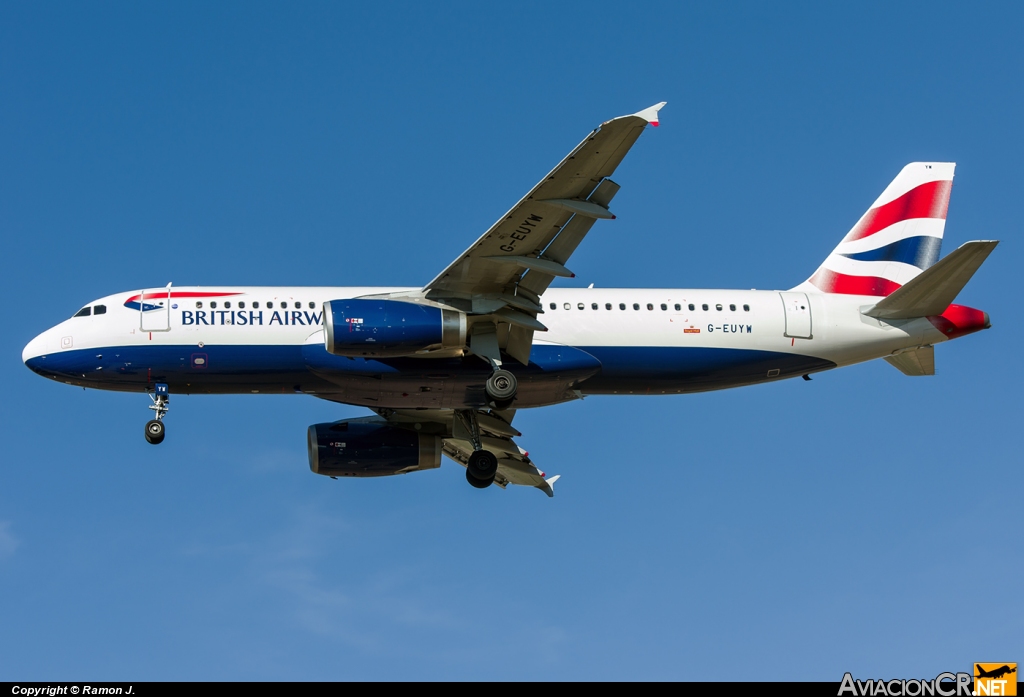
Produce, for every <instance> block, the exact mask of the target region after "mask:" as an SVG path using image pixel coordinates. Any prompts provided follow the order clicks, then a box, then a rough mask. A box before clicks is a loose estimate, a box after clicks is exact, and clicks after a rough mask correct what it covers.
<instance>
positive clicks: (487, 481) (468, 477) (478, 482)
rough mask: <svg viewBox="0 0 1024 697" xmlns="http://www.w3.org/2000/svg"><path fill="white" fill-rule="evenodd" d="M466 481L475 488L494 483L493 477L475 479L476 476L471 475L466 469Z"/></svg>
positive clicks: (484, 487) (485, 486)
mask: <svg viewBox="0 0 1024 697" xmlns="http://www.w3.org/2000/svg"><path fill="white" fill-rule="evenodd" d="M466 481H467V482H469V483H470V484H471V485H473V486H474V487H476V488H477V489H486V488H487V487H489V486H490V485H491V484H493V483H494V477H491V478H490V479H477V478H476V477H474V476H473V473H472V472H470V471H469V470H468V469H467V470H466Z"/></svg>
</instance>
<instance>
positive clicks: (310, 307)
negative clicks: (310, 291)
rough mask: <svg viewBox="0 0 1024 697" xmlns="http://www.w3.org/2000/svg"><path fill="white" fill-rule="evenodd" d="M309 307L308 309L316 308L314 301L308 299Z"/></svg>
mask: <svg viewBox="0 0 1024 697" xmlns="http://www.w3.org/2000/svg"><path fill="white" fill-rule="evenodd" d="M309 309H310V310H315V309H316V303H315V302H313V301H312V300H310V301H309Z"/></svg>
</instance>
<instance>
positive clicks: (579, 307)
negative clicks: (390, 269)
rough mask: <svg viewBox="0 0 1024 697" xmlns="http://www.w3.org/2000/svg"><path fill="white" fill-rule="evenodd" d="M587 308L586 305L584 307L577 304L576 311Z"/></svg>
mask: <svg viewBox="0 0 1024 697" xmlns="http://www.w3.org/2000/svg"><path fill="white" fill-rule="evenodd" d="M585 307H586V305H584V304H583V303H577V305H576V309H578V310H582V309H583V308H585Z"/></svg>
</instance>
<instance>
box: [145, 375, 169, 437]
mask: <svg viewBox="0 0 1024 697" xmlns="http://www.w3.org/2000/svg"><path fill="white" fill-rule="evenodd" d="M149 398H150V399H152V400H153V403H152V404H150V405H149V408H150V409H152V410H153V411H154V412H155V413H154V415H153V416H154V418H153V419H150V420H149V421H147V422H146V442H147V443H151V444H153V445H159V444H160V443H163V441H164V434H165V430H164V422H163V418H164V416H166V415H167V412H168V410H169V409H170V406H169V404H170V401H171V396H170V394H169V392H168V389H167V385H164V384H162V383H160V384H157V385H155V386H154V390H153V394H151V395H149Z"/></svg>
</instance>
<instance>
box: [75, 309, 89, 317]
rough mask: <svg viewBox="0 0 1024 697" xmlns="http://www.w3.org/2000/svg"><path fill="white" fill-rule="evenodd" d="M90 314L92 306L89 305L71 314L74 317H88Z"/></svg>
mask: <svg viewBox="0 0 1024 697" xmlns="http://www.w3.org/2000/svg"><path fill="white" fill-rule="evenodd" d="M91 314H92V308H91V307H83V308H82V309H81V310H79V311H78V312H76V313H75V314H74V315H73V316H74V317H88V316H89V315H91Z"/></svg>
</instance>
